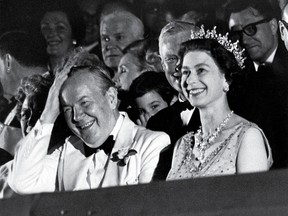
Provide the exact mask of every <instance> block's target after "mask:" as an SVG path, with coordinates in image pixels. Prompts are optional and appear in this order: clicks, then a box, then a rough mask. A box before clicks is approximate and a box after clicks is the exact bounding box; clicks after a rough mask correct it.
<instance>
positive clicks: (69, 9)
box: [40, 0, 85, 74]
mask: <svg viewBox="0 0 288 216" xmlns="http://www.w3.org/2000/svg"><path fill="white" fill-rule="evenodd" d="M41 6H42V8H41V9H42V10H41V11H42V16H41V22H40V28H41V33H42V35H43V37H44V39H45V41H46V46H47V47H46V51H47V54H48V56H49V71H50V73H52V74H54V73H55V67H56V66H57V64H59V63H60V62H61V61H62V59H63V57H64V56H65V55H66V54H67V53H68V52H70V51H72V50H73V49H74V48H75V47H77V46H78V45H79V44H80V43H81V41H82V40H83V38H84V36H85V23H84V20H83V17H82V14H81V11H80V9H79V7H78V5H77V4H76V3H75V2H74V1H70V0H69V1H66V0H62V1H47V2H45V3H43V4H42V5H41Z"/></svg>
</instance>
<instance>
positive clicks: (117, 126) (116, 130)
mask: <svg viewBox="0 0 288 216" xmlns="http://www.w3.org/2000/svg"><path fill="white" fill-rule="evenodd" d="M123 121H124V116H123V115H122V114H121V113H120V115H119V117H118V119H117V121H116V124H115V126H114V128H113V130H112V132H111V133H110V135H112V136H113V139H114V140H115V139H116V137H117V135H118V133H119V131H120V128H121V125H122V123H123Z"/></svg>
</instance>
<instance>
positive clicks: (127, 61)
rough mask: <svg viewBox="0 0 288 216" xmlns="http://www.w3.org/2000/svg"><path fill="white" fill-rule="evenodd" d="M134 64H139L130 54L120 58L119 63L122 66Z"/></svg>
mask: <svg viewBox="0 0 288 216" xmlns="http://www.w3.org/2000/svg"><path fill="white" fill-rule="evenodd" d="M136 62H139V61H138V58H137V57H136V56H135V55H133V54H131V53H126V54H124V56H123V57H122V58H121V61H120V63H122V64H133V63H136Z"/></svg>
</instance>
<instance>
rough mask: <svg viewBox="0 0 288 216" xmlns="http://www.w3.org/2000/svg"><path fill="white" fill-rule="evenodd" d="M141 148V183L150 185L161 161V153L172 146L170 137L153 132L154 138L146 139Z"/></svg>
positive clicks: (162, 133)
mask: <svg viewBox="0 0 288 216" xmlns="http://www.w3.org/2000/svg"><path fill="white" fill-rule="evenodd" d="M144 139H145V142H143V145H142V147H141V170H140V175H139V183H149V182H151V180H152V177H153V174H154V171H155V169H156V166H157V164H158V161H159V156H160V152H161V151H162V149H164V148H165V147H166V146H168V145H169V144H170V138H169V136H168V135H167V134H166V133H164V132H153V135H152V136H149V137H148V138H147V137H146V138H144Z"/></svg>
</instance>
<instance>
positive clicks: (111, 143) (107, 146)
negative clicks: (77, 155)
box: [84, 135, 115, 157]
mask: <svg viewBox="0 0 288 216" xmlns="http://www.w3.org/2000/svg"><path fill="white" fill-rule="evenodd" d="M114 143H115V140H113V136H112V135H110V136H109V137H108V138H107V140H106V141H105V142H104V143H103V144H102V145H101V146H99V147H98V148H90V147H89V146H87V145H86V144H84V152H85V156H86V157H89V156H90V155H92V154H94V153H96V152H97V150H103V151H104V152H105V154H106V155H109V154H110V153H111V151H112V149H113V146H114Z"/></svg>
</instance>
